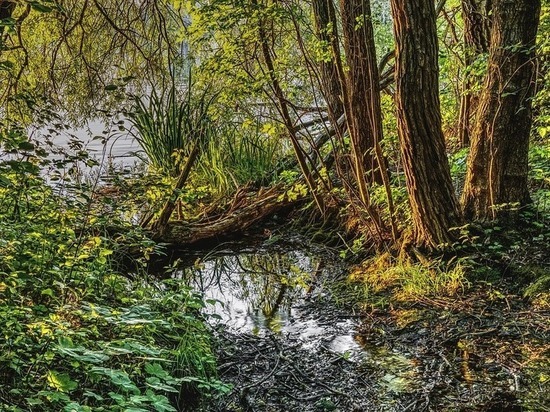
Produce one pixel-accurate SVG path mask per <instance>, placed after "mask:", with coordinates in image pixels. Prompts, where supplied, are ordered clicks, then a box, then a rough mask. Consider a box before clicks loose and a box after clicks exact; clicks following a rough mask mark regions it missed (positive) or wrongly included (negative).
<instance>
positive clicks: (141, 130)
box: [128, 80, 217, 176]
mask: <svg viewBox="0 0 550 412" xmlns="http://www.w3.org/2000/svg"><path fill="white" fill-rule="evenodd" d="M214 100H215V95H212V94H210V93H208V90H205V91H199V90H196V89H195V86H194V84H193V83H192V82H191V80H190V81H189V83H188V84H187V86H186V89H184V90H182V91H180V90H178V89H177V87H176V85H175V84H174V83H172V84H171V86H170V87H168V88H167V89H165V90H162V91H161V92H160V93H159V92H157V90H156V89H155V88H152V89H151V92H150V94H149V96H147V97H138V96H134V98H133V102H134V104H133V106H132V109H131V110H130V112H129V113H128V117H129V120H130V123H131V124H132V126H133V127H134V128H135V131H136V132H137V133H133V134H134V136H135V138H136V140H137V141H138V143H139V145H140V146H141V148H142V149H143V151H144V152H145V154H146V155H147V158H148V160H149V162H150V164H151V165H152V166H153V167H154V168H155V169H156V170H158V171H160V172H162V173H165V174H167V175H170V176H177V175H178V173H179V171H180V169H181V168H182V167H183V165H184V163H185V162H184V159H185V158H186V157H187V156H189V155H190V153H191V151H192V150H193V148H194V147H195V145H197V144H198V145H204V144H205V143H206V142H208V141H209V140H210V139H211V138H212V137H213V136H215V135H216V134H217V131H216V129H217V125H216V122H215V121H214V120H213V118H212V116H211V115H210V109H211V106H212V104H213V102H214Z"/></svg>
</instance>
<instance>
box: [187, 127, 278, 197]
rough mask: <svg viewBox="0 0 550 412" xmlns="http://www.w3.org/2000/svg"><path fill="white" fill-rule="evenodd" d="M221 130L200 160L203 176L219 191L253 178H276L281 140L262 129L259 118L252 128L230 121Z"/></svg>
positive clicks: (261, 181) (265, 179) (202, 177)
mask: <svg viewBox="0 0 550 412" xmlns="http://www.w3.org/2000/svg"><path fill="white" fill-rule="evenodd" d="M219 132H220V133H219V134H218V136H217V139H215V140H210V141H209V144H208V148H207V149H206V150H205V153H204V155H203V157H202V159H201V161H200V162H199V167H198V169H197V173H198V174H199V176H198V178H199V179H201V180H203V181H204V182H205V183H206V184H208V185H209V186H210V187H212V188H214V189H215V190H216V191H218V192H219V193H228V192H231V191H232V190H234V189H237V188H238V187H240V186H242V185H244V184H246V183H249V182H255V183H258V184H267V183H269V182H270V181H271V180H272V179H273V177H274V170H276V165H277V161H278V159H279V157H280V153H281V150H282V149H281V144H280V141H279V140H276V139H274V138H273V137H271V136H269V135H267V134H265V133H263V132H262V131H261V125H260V123H259V121H258V122H256V123H255V125H254V126H253V127H252V128H243V127H242V126H241V125H240V123H238V122H237V123H235V122H231V121H228V122H226V123H225V124H224V125H223V127H222V128H221V129H220V130H219Z"/></svg>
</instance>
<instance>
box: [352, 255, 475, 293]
mask: <svg viewBox="0 0 550 412" xmlns="http://www.w3.org/2000/svg"><path fill="white" fill-rule="evenodd" d="M349 281H350V282H351V285H352V287H355V288H359V289H361V293H362V294H363V299H364V300H366V301H369V300H370V301H372V299H373V298H374V297H375V296H376V295H379V294H381V293H388V292H389V293H390V294H391V295H392V296H393V298H395V299H396V300H398V301H404V302H407V301H413V302H414V301H418V300H422V299H424V298H434V297H438V296H454V295H456V294H458V293H459V292H462V291H464V290H465V288H466V287H467V286H468V281H467V280H466V268H465V267H464V265H463V264H461V263H460V262H455V263H449V264H448V265H445V264H443V263H442V262H438V261H430V262H424V263H412V262H410V261H407V260H402V259H395V258H392V257H391V255H390V254H387V253H386V254H383V255H380V256H377V257H374V258H371V259H368V260H366V261H365V262H363V263H362V264H361V265H360V266H358V267H356V268H355V269H354V270H353V271H352V273H351V274H350V276H349Z"/></svg>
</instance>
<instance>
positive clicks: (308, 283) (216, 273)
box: [176, 251, 365, 360]
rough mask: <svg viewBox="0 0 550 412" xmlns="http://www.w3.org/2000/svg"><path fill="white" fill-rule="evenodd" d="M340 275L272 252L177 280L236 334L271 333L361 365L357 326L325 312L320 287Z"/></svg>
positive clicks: (314, 260) (298, 256)
mask: <svg viewBox="0 0 550 412" xmlns="http://www.w3.org/2000/svg"><path fill="white" fill-rule="evenodd" d="M339 270H341V269H340V268H338V267H337V265H333V264H331V263H328V262H327V261H325V260H324V259H323V258H322V257H320V256H319V255H314V254H309V253H307V252H304V251H290V252H284V253H281V252H271V251H270V253H262V254H258V253H256V254H253V253H244V254H236V255H235V254H233V255H227V256H217V257H212V258H208V259H205V260H204V261H197V262H196V263H195V265H193V266H191V267H186V268H181V269H180V270H179V271H178V272H177V273H176V277H178V278H181V279H182V280H184V281H185V282H187V283H188V284H189V285H190V286H192V287H193V288H195V289H196V290H199V291H201V292H202V293H203V294H204V297H205V298H206V299H210V300H215V301H216V304H215V305H214V306H213V309H211V311H213V312H214V314H215V315H217V316H218V318H219V321H218V322H219V323H221V324H222V325H223V327H225V328H227V329H229V330H230V331H232V332H234V333H252V334H255V335H265V334H268V333H275V334H277V335H281V336H282V337H284V338H285V339H286V340H294V341H296V342H297V343H298V344H299V345H300V346H301V347H302V348H306V349H310V350H312V351H316V350H321V349H322V350H328V351H330V352H333V353H335V354H336V355H338V356H343V357H345V358H346V359H349V360H359V359H360V358H362V357H363V356H365V352H364V350H363V349H362V347H361V346H360V345H359V344H358V343H357V342H356V341H355V338H354V334H355V329H356V326H357V325H356V323H355V321H354V320H352V319H350V318H349V317H345V316H339V315H338V313H337V312H336V311H335V310H334V309H330V308H329V305H328V301H329V299H328V291H326V290H325V288H324V287H323V282H324V280H325V279H326V278H327V277H328V276H332V275H334V274H335V273H336V271H339ZM323 312H324V314H323Z"/></svg>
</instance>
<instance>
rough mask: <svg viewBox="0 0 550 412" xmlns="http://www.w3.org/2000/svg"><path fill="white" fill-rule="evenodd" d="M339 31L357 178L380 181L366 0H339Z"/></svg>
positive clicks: (377, 98)
mask: <svg viewBox="0 0 550 412" xmlns="http://www.w3.org/2000/svg"><path fill="white" fill-rule="evenodd" d="M340 9H341V10H340V11H341V14H342V34H343V37H344V50H345V55H346V63H347V66H348V72H347V73H346V76H345V77H344V78H342V79H341V81H342V82H345V83H346V91H347V94H348V99H347V102H345V104H346V108H345V109H346V121H347V126H348V132H349V134H350V139H351V141H352V148H353V149H354V151H355V153H354V156H355V157H357V160H356V161H357V163H358V165H359V166H360V168H361V169H362V170H361V172H360V173H361V174H362V175H360V176H358V177H357V178H358V179H367V180H368V181H369V182H376V183H382V177H381V170H380V165H379V164H378V159H377V157H376V154H375V151H374V145H375V141H376V137H375V133H381V131H382V117H381V114H380V92H379V79H378V77H379V75H378V65H377V62H376V50H375V45H374V30H373V27H372V19H371V11H370V3H369V1H368V0H340Z"/></svg>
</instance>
